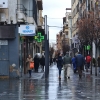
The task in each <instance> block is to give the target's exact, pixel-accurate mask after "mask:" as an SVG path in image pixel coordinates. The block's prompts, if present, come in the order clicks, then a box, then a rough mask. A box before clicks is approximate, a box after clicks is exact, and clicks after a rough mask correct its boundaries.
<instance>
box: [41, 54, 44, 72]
mask: <svg viewBox="0 0 100 100" xmlns="http://www.w3.org/2000/svg"><path fill="white" fill-rule="evenodd" d="M40 65H41V66H42V71H44V66H45V57H44V56H43V55H42V57H41V58H40Z"/></svg>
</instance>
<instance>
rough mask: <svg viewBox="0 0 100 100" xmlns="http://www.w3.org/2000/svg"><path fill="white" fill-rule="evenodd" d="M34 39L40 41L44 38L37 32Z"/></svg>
mask: <svg viewBox="0 0 100 100" xmlns="http://www.w3.org/2000/svg"><path fill="white" fill-rule="evenodd" d="M35 40H36V41H37V42H42V40H44V36H42V35H41V33H40V32H38V33H37V35H36V36H35Z"/></svg>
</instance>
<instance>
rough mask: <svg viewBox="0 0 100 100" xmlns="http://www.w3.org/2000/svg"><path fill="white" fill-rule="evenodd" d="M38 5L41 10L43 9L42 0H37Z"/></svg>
mask: <svg viewBox="0 0 100 100" xmlns="http://www.w3.org/2000/svg"><path fill="white" fill-rule="evenodd" d="M37 5H38V9H39V10H43V4H42V0H37Z"/></svg>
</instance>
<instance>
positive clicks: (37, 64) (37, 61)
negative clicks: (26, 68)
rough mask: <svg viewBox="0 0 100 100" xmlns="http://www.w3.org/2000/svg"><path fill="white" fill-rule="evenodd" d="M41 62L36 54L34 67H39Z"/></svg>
mask: <svg viewBox="0 0 100 100" xmlns="http://www.w3.org/2000/svg"><path fill="white" fill-rule="evenodd" d="M39 63H40V59H39V57H38V56H35V57H34V67H35V68H36V67H39Z"/></svg>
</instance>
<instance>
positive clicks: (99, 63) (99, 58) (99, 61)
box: [97, 57, 100, 67]
mask: <svg viewBox="0 0 100 100" xmlns="http://www.w3.org/2000/svg"><path fill="white" fill-rule="evenodd" d="M97 60H98V67H100V57H98V59H97Z"/></svg>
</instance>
